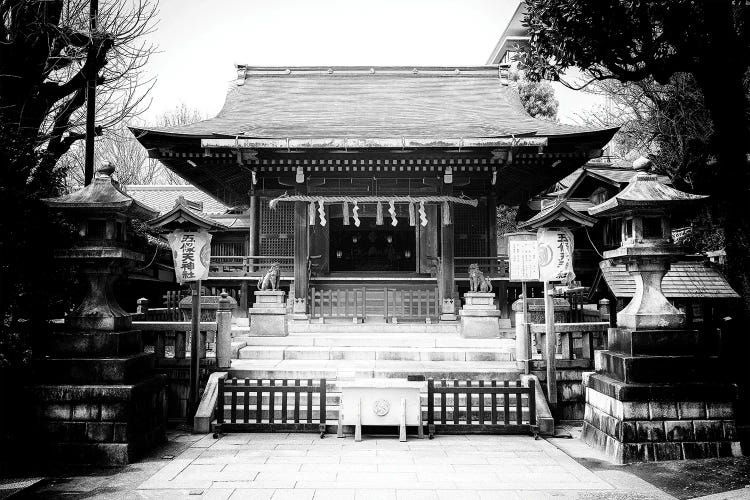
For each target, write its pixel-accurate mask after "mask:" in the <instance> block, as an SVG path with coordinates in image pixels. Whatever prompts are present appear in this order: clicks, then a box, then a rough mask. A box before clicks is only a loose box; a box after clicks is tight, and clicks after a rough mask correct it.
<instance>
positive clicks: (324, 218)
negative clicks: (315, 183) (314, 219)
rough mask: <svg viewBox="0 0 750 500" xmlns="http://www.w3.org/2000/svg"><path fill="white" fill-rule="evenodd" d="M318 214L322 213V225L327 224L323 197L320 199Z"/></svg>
mask: <svg viewBox="0 0 750 500" xmlns="http://www.w3.org/2000/svg"><path fill="white" fill-rule="evenodd" d="M318 215H320V225H321V226H323V227H325V225H326V222H328V221H326V209H325V208H324V207H323V199H320V200H318Z"/></svg>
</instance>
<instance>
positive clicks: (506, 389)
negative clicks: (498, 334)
mask: <svg viewBox="0 0 750 500" xmlns="http://www.w3.org/2000/svg"><path fill="white" fill-rule="evenodd" d="M449 382H451V383H450V384H449ZM474 383H475V384H476V385H473V383H472V381H471V380H466V381H459V380H453V381H446V380H441V381H440V385H435V381H434V380H433V379H428V380H427V428H428V432H429V435H430V439H432V438H433V436H434V435H435V432H436V431H440V432H446V433H462V434H463V433H472V432H473V433H498V434H505V433H508V434H509V433H531V434H534V436H535V437H536V436H537V434H538V432H539V428H538V426H537V423H536V399H535V398H536V396H535V387H534V386H535V383H534V380H529V381H528V384H529V385H528V386H523V385H522V384H521V381H520V380H517V381H516V382H515V384H514V385H513V386H511V385H510V383H509V381H507V380H505V381H503V382H501V385H498V381H496V380H492V381H489V382H485V381H484V380H479V381H477V382H474ZM438 394H439V395H440V396H439V399H440V402H439V404H438V403H437V402H436V401H435V399H436V398H435V396H436V395H438ZM451 395H452V401H451V402H450V403H449V401H448V399H449V397H450V396H451ZM473 396H477V398H476V399H477V404H476V406H474V403H473V399H474V398H473ZM511 397H512V398H513V401H511ZM462 400H463V407H462V405H461V401H462ZM524 400H526V405H525V407H526V417H524V404H523V402H524ZM438 405H439V406H438ZM475 408H476V417H475V416H474V411H475ZM436 410H437V411H439V414H438V415H439V416H437V417H436V415H435V412H436ZM449 412H450V413H451V417H452V418H450V419H449V418H448V413H449ZM462 417H463V418H462Z"/></svg>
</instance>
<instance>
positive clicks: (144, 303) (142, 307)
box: [135, 297, 148, 319]
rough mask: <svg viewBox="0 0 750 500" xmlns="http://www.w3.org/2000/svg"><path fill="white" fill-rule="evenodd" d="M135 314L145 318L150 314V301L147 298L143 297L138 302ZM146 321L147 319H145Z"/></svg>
mask: <svg viewBox="0 0 750 500" xmlns="http://www.w3.org/2000/svg"><path fill="white" fill-rule="evenodd" d="M135 312H136V313H137V314H143V315H144V316H145V315H146V313H147V312H148V299H147V298H145V297H141V298H140V299H138V300H137V301H136V309H135ZM144 319H145V317H144Z"/></svg>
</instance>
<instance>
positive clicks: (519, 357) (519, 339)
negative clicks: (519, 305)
mask: <svg viewBox="0 0 750 500" xmlns="http://www.w3.org/2000/svg"><path fill="white" fill-rule="evenodd" d="M529 359H531V342H530V339H529V325H527V324H526V318H524V312H523V310H521V311H516V365H517V366H518V368H522V369H524V368H525V367H526V363H527V362H528V360H529Z"/></svg>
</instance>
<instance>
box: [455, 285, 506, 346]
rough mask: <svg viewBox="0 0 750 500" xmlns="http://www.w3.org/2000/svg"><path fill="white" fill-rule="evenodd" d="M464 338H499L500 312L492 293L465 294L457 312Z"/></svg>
mask: <svg viewBox="0 0 750 500" xmlns="http://www.w3.org/2000/svg"><path fill="white" fill-rule="evenodd" d="M458 314H459V316H460V320H461V323H460V332H461V336H462V337H464V338H473V339H496V338H498V337H499V336H500V311H498V309H497V307H496V306H495V294H494V293H480V292H466V293H465V294H464V304H463V306H462V307H461V310H460V311H459V313H458Z"/></svg>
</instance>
